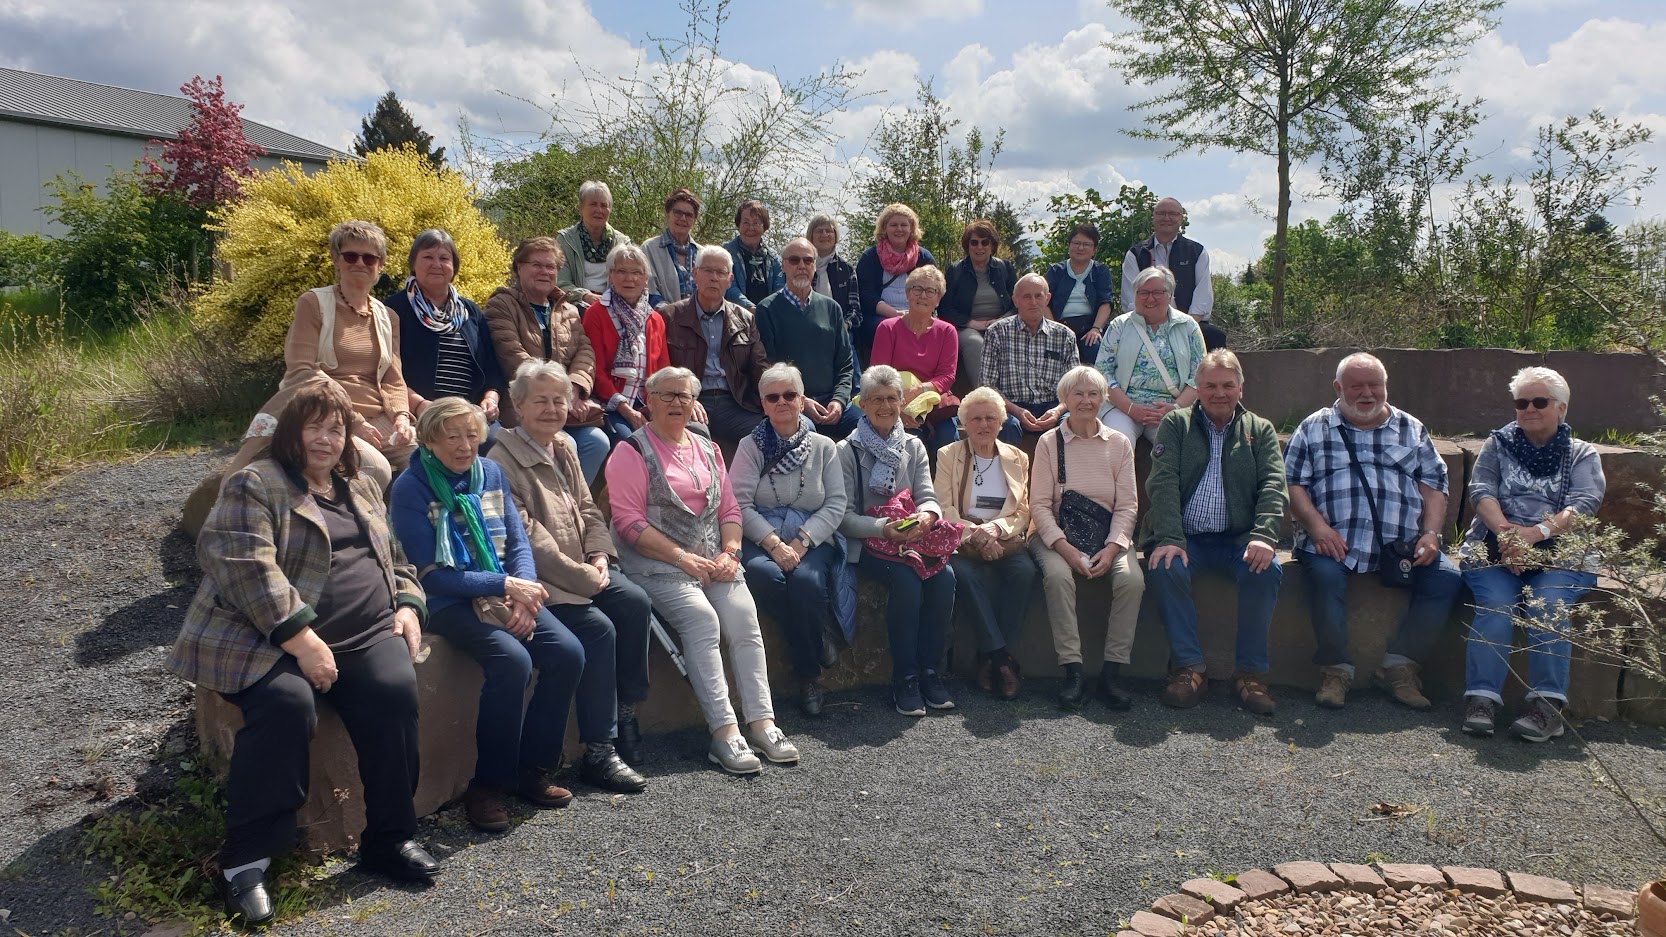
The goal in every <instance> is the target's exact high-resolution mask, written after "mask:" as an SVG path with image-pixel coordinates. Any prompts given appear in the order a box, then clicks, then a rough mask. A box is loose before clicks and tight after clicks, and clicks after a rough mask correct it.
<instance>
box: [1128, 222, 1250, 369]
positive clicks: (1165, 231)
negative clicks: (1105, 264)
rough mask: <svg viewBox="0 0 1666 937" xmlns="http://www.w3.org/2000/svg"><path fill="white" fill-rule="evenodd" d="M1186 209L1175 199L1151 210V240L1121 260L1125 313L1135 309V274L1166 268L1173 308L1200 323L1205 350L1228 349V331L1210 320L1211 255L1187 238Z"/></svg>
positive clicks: (1212, 292) (1212, 304)
mask: <svg viewBox="0 0 1666 937" xmlns="http://www.w3.org/2000/svg"><path fill="white" fill-rule="evenodd" d="M1185 221H1186V210H1185V209H1184V208H1182V207H1181V206H1180V201H1179V200H1178V199H1174V198H1165V199H1160V200H1159V201H1158V202H1157V204H1156V206H1155V207H1154V208H1152V210H1151V237H1149V238H1147V239H1145V240H1143V241H1140V242H1139V243H1137V244H1135V245H1134V246H1133V247H1130V248H1129V249H1128V254H1127V256H1125V257H1123V258H1122V311H1123V312H1127V311H1128V310H1130V309H1132V308H1134V275H1135V274H1137V273H1139V272H1140V271H1141V270H1144V269H1145V268H1147V267H1150V266H1152V265H1156V266H1159V267H1167V268H1169V270H1170V271H1171V272H1172V273H1173V274H1174V299H1173V302H1174V307H1175V308H1176V309H1179V310H1180V311H1181V312H1184V313H1186V314H1187V315H1189V316H1191V317H1192V318H1194V319H1196V320H1197V324H1198V326H1199V327H1201V328H1202V329H1203V344H1204V347H1205V349H1206V350H1208V351H1214V350H1215V349H1217V348H1224V347H1226V332H1225V330H1223V329H1221V328H1220V327H1218V326H1216V325H1213V324H1211V323H1210V321H1209V316H1210V314H1211V313H1212V312H1213V311H1214V309H1215V287H1214V284H1213V283H1212V282H1211V281H1210V279H1209V252H1208V251H1207V250H1204V248H1203V245H1202V244H1199V243H1198V242H1196V241H1194V240H1192V239H1191V238H1188V237H1185V236H1183V235H1182V234H1181V233H1180V227H1181V225H1182V224H1184V223H1185Z"/></svg>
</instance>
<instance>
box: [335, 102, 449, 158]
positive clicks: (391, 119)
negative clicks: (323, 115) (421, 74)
mask: <svg viewBox="0 0 1666 937" xmlns="http://www.w3.org/2000/svg"><path fill="white" fill-rule="evenodd" d="M407 143H408V144H410V145H411V146H414V147H416V150H417V152H418V153H421V154H422V155H423V156H424V157H426V158H427V159H428V161H429V162H430V163H433V164H434V168H435V169H444V168H445V147H443V146H442V147H440V148H439V149H437V150H436V149H434V135H433V134H431V133H428V132H427V131H425V130H423V129H422V128H421V127H419V126H417V122H416V118H414V117H412V116H411V112H410V111H407V110H405V104H404V103H403V102H402V101H400V100H399V96H398V95H397V94H394V93H393V92H392V91H389V92H388V93H387V94H384V95H382V97H381V99H380V100H378V101H377V102H376V108H375V109H374V110H372V111H371V112H370V114H369V115H368V116H366V117H365V119H364V120H363V121H361V122H360V123H359V135H358V136H356V137H354V138H353V152H355V153H357V154H359V155H360V156H369V155H370V154H371V153H374V152H376V151H377V150H397V149H399V148H400V147H402V146H404V145H405V144H407Z"/></svg>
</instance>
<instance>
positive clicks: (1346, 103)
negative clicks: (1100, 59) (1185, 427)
mask: <svg viewBox="0 0 1666 937" xmlns="http://www.w3.org/2000/svg"><path fill="white" fill-rule="evenodd" d="M1107 2H1108V3H1109V5H1110V6H1111V8H1112V9H1114V10H1116V11H1117V12H1118V13H1120V14H1121V15H1123V16H1124V17H1126V18H1127V19H1129V20H1130V21H1131V22H1132V24H1133V28H1132V29H1130V30H1129V31H1127V32H1125V33H1123V34H1121V35H1118V36H1117V37H1115V38H1114V39H1113V40H1112V41H1111V42H1109V43H1108V44H1107V47H1108V48H1109V49H1110V51H1111V54H1112V64H1113V65H1114V66H1115V67H1116V68H1118V69H1120V70H1121V71H1122V72H1123V73H1124V74H1126V75H1128V76H1129V77H1130V78H1131V79H1133V80H1135V81H1137V82H1141V83H1143V84H1147V85H1155V86H1157V88H1158V90H1157V91H1156V93H1155V94H1154V95H1153V96H1152V97H1150V98H1148V99H1146V100H1144V101H1142V102H1140V103H1139V104H1137V105H1135V109H1136V110H1139V111H1142V112H1144V113H1146V114H1148V115H1150V120H1149V122H1147V123H1145V124H1144V125H1143V126H1142V127H1141V128H1140V129H1136V130H1132V131H1129V133H1130V134H1131V135H1132V136H1135V137H1139V138H1143V139H1151V140H1161V141H1165V142H1168V143H1172V144H1173V145H1174V150H1173V152H1181V151H1185V150H1192V149H1199V150H1202V149H1209V148H1212V147H1222V148H1225V149H1229V150H1235V151H1238V152H1245V153H1259V154H1263V155H1265V156H1270V157H1273V158H1275V159H1276V160H1277V165H1278V206H1277V210H1276V213H1275V216H1276V224H1275V229H1274V235H1273V239H1274V250H1273V263H1272V264H1271V265H1270V273H1271V276H1272V281H1273V296H1272V308H1271V310H1270V315H1271V322H1272V325H1273V327H1274V328H1282V327H1283V324H1284V321H1283V317H1284V305H1285V303H1284V293H1285V286H1286V284H1285V265H1286V262H1287V256H1286V253H1285V246H1286V238H1287V237H1288V234H1289V227H1290V200H1291V188H1290V170H1291V165H1292V164H1293V163H1294V162H1297V161H1301V160H1305V159H1308V158H1310V157H1312V156H1314V155H1315V154H1316V153H1318V152H1319V151H1320V150H1321V149H1322V148H1323V145H1324V144H1325V143H1326V142H1327V141H1329V140H1333V139H1334V138H1335V137H1336V136H1337V134H1338V132H1339V131H1340V130H1341V128H1343V127H1368V126H1370V125H1371V124H1373V123H1375V122H1376V121H1378V120H1379V119H1380V115H1382V114H1384V113H1389V114H1395V113H1401V112H1404V111H1405V110H1406V109H1407V108H1408V107H1410V106H1411V105H1413V104H1415V103H1417V102H1419V101H1421V100H1425V99H1427V98H1428V96H1429V93H1428V91H1427V90H1426V88H1427V86H1428V84H1429V82H1430V80H1431V79H1433V78H1435V77H1436V76H1438V75H1440V74H1442V73H1443V72H1444V71H1446V70H1448V69H1449V68H1450V63H1451V61H1452V60H1453V59H1455V58H1456V57H1458V56H1459V55H1461V54H1462V53H1463V52H1464V50H1465V49H1466V48H1467V47H1468V46H1469V45H1470V43H1471V42H1473V41H1474V40H1475V39H1476V38H1477V37H1479V36H1481V35H1483V34H1484V33H1485V32H1486V31H1487V30H1488V29H1490V28H1491V27H1492V25H1493V24H1494V22H1495V20H1494V18H1493V13H1494V11H1496V10H1497V9H1498V8H1499V6H1501V5H1502V0H1424V2H1411V0H1107Z"/></svg>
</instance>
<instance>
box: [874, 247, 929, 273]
mask: <svg viewBox="0 0 1666 937" xmlns="http://www.w3.org/2000/svg"><path fill="white" fill-rule="evenodd" d="M874 248H875V249H876V250H878V251H879V265H880V267H882V268H884V270H885V272H886V273H889V274H891V275H892V276H896V275H897V274H899V273H907V272H909V271H910V270H913V269H914V268H915V267H918V266H919V265H920V242H919V241H909V242H908V250H907V252H904V253H898V251H897V249H896V248H894V247H892V246H891V242H890V241H887V240H885V239H884V238H880V239H879V243H878V244H875V245H874Z"/></svg>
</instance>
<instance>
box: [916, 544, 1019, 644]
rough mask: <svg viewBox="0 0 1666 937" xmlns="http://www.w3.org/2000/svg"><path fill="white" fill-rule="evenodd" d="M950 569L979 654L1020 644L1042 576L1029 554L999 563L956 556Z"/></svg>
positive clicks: (1006, 557) (957, 596)
mask: <svg viewBox="0 0 1666 937" xmlns="http://www.w3.org/2000/svg"><path fill="white" fill-rule="evenodd" d="M949 566H950V568H952V569H953V570H954V592H955V604H956V605H957V606H958V607H959V608H960V610H961V615H962V616H963V617H964V618H965V619H966V621H967V622H968V623H969V624H970V625H971V626H972V636H973V637H974V638H975V639H976V640H977V644H978V651H979V652H980V653H983V654H988V653H989V652H990V651H999V650H1001V649H1002V648H1004V647H1006V646H1008V645H1010V644H1011V643H1012V642H1014V641H1016V640H1018V632H1019V630H1020V629H1022V628H1023V627H1024V612H1025V611H1026V610H1027V609H1028V608H1029V607H1030V590H1031V589H1033V588H1034V587H1035V581H1036V577H1038V576H1040V575H1041V570H1040V569H1038V568H1037V567H1036V565H1035V558H1034V557H1032V556H1030V551H1028V550H1019V551H1018V552H1017V553H1014V554H1012V555H1011V556H1003V557H1001V558H1000V559H998V560H979V559H973V558H972V557H969V556H962V555H960V554H959V553H956V554H955V555H954V556H951V557H949ZM939 575H941V574H939Z"/></svg>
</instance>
